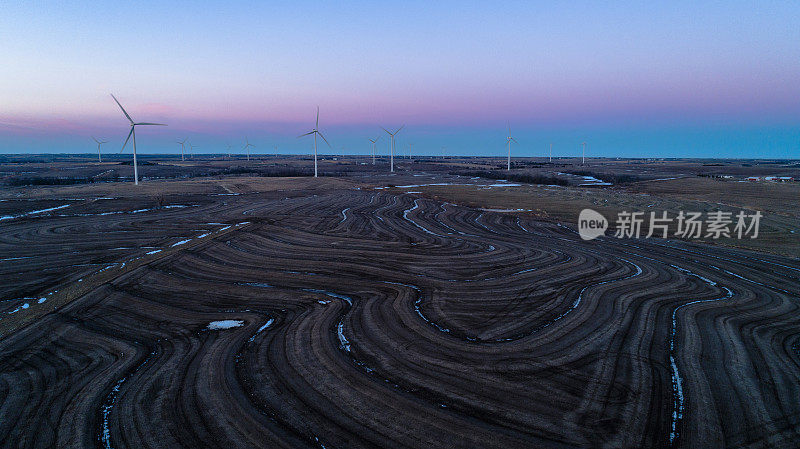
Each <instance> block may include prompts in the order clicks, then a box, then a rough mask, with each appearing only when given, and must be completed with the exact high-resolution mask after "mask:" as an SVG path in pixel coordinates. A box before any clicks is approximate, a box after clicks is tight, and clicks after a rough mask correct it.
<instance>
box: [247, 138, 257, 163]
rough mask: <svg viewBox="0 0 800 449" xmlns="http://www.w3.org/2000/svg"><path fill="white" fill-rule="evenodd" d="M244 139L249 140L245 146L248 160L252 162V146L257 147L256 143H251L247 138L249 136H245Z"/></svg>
mask: <svg viewBox="0 0 800 449" xmlns="http://www.w3.org/2000/svg"><path fill="white" fill-rule="evenodd" d="M244 141H245V142H247V143H246V144H245V146H244V150H245V151H247V161H248V162H250V147H254V148H255V145H253V144H252V143H250V141H249V140H247V137H245V138H244Z"/></svg>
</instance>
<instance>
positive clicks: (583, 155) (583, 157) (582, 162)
mask: <svg viewBox="0 0 800 449" xmlns="http://www.w3.org/2000/svg"><path fill="white" fill-rule="evenodd" d="M581 146H582V147H583V153H582V154H581V165H584V164H585V163H586V142H583V143H582V144H581Z"/></svg>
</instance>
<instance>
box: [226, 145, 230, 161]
mask: <svg viewBox="0 0 800 449" xmlns="http://www.w3.org/2000/svg"><path fill="white" fill-rule="evenodd" d="M226 145H227V146H228V159H230V158H231V144H226Z"/></svg>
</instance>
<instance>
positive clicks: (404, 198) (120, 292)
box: [0, 190, 800, 448]
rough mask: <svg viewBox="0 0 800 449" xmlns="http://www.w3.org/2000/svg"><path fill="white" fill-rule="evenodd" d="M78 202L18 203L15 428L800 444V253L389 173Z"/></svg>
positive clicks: (7, 281)
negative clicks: (586, 235)
mask: <svg viewBox="0 0 800 449" xmlns="http://www.w3.org/2000/svg"><path fill="white" fill-rule="evenodd" d="M62 203H63V204H68V206H67V207H64V208H62V209H58V210H54V211H52V212H49V213H46V214H42V216H38V215H36V216H24V217H23V216H20V218H16V219H13V220H7V221H6V222H2V226H3V227H4V231H3V233H2V234H1V235H0V258H3V260H2V261H0V275H1V276H2V279H4V281H3V283H2V284H3V285H2V286H0V292H2V298H4V299H6V300H5V301H3V302H0V307H2V309H0V330H3V332H0V334H2V335H0V442H2V443H0V444H2V446H3V447H13V448H17V447H41V448H47V447H113V448H122V447H130V448H161V447H209V448H211V447H214V448H219V447H225V448H233V447H237V448H238V447H241V448H250V447H287V448H288V447H326V448H344V447H426V448H449V447H496V448H514V447H519V448H529V447H541V448H574V447H619V448H640V447H682V448H683V447H685V448H716V447H737V448H768V447H785V448H793V447H797V444H798V443H797V442H798V441H800V400H798V398H800V307H798V306H800V263H798V261H796V260H790V259H785V258H780V257H776V256H769V255H759V254H756V253H749V252H744V251H738V250H732V249H724V248H711V247H707V246H700V245H690V244H686V243H681V242H673V241H667V242H665V241H663V240H655V239H653V240H617V239H614V238H605V239H600V240H596V241H592V242H583V241H581V239H580V238H579V237H578V236H577V235H576V234H575V232H574V231H573V230H572V229H570V228H567V227H563V226H558V225H556V224H553V223H549V222H541V221H535V220H532V219H530V218H527V217H525V216H518V215H514V214H508V213H498V212H488V211H480V210H476V209H471V208H467V207H462V206H457V205H453V204H447V203H442V202H438V201H434V200H431V199H426V198H421V197H418V196H414V195H393V194H389V193H381V192H379V191H368V190H339V191H336V192H334V193H330V194H319V195H313V196H310V195H296V196H289V197H286V196H285V194H284V193H280V192H273V193H269V194H257V195H230V196H217V197H208V196H200V195H198V196H197V197H191V196H187V197H186V198H184V199H182V200H181V201H179V202H176V204H174V205H177V206H184V207H172V208H161V209H158V210H145V207H143V206H142V210H141V211H139V212H135V213H134V212H131V210H130V209H131V208H128V209H125V210H123V209H120V210H116V211H115V210H112V209H109V207H110V205H111V204H113V202H111V201H108V202H107V203H108V204H107V205H106V203H104V202H103V201H93V202H92V201H66V200H65V201H63V202H59V201H53V204H52V206H48V207H59V206H61V205H62ZM178 203H180V204H178ZM132 207H133V206H132ZM108 212H114V213H108ZM101 214H102V215H101ZM59 215H60V216H59ZM56 248H57V249H56ZM12 259H13V260H12ZM123 264H124V265H123ZM103 270H106V271H103ZM103 273H105V274H103ZM81 284H85V285H83V286H81ZM41 289H44V290H41ZM70 289H71V290H70ZM40 290H41V291H40ZM48 293H52V295H48ZM59 295H61V296H59ZM70 295H71V296H70ZM39 297H41V298H42V299H45V301H42V302H41V303H39V302H38V301H37V298H39ZM47 298H51V299H47ZM59 298H60V299H59ZM59 301H61V302H62V303H63V305H61V303H59ZM23 304H27V305H28V307H24V308H23ZM48 307H49V308H48ZM51 309H54V310H52V311H51ZM26 316H28V317H29V318H27V319H26V318H25V317H26ZM219 320H241V321H243V325H242V326H240V327H233V328H230V329H224V330H210V329H208V328H207V326H208V324H209V323H210V322H212V321H219ZM17 323H24V324H25V325H24V326H23V325H21V324H17Z"/></svg>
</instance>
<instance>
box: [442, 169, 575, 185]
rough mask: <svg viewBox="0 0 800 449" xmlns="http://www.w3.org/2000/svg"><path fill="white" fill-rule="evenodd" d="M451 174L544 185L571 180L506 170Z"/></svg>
mask: <svg viewBox="0 0 800 449" xmlns="http://www.w3.org/2000/svg"><path fill="white" fill-rule="evenodd" d="M450 174H451V175H461V176H478V177H481V178H486V179H506V180H509V181H515V182H524V183H526V184H544V185H557V186H567V185H569V182H567V181H565V180H563V179H560V178H556V177H555V176H545V175H529V174H524V173H507V172H505V171H488V170H474V171H459V172H451V173H450Z"/></svg>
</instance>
